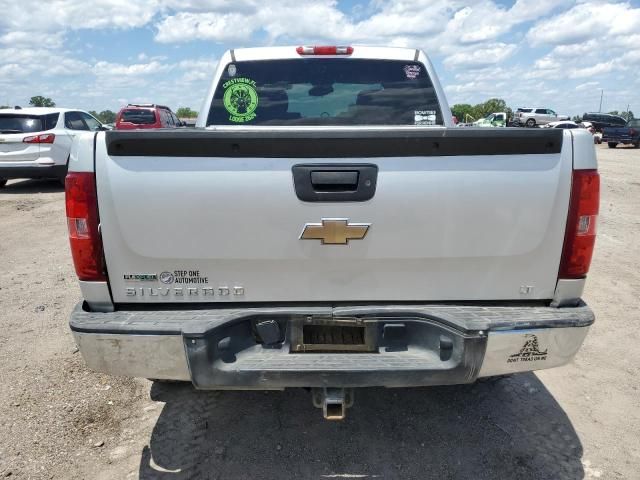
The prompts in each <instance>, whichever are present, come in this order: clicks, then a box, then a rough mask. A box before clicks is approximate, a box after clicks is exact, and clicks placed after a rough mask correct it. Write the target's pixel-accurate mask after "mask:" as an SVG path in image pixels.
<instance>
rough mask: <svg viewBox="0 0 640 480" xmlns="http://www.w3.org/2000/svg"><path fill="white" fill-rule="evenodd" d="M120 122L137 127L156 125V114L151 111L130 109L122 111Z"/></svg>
mask: <svg viewBox="0 0 640 480" xmlns="http://www.w3.org/2000/svg"><path fill="white" fill-rule="evenodd" d="M120 118H121V121H123V122H129V123H135V124H137V125H151V124H152V123H156V113H155V112H154V111H153V110H141V109H130V110H123V111H122V116H121V117H120Z"/></svg>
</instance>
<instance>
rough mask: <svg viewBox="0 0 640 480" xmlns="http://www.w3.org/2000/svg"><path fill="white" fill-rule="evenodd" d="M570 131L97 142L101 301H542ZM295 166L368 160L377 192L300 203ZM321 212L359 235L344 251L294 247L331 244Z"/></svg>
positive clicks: (567, 168)
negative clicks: (106, 296)
mask: <svg viewBox="0 0 640 480" xmlns="http://www.w3.org/2000/svg"><path fill="white" fill-rule="evenodd" d="M571 138H572V137H571V133H570V132H569V131H566V132H563V131H562V130H556V129H540V130H524V129H514V130H512V129H496V130H487V129H478V130H476V129H462V128H458V129H445V128H435V129H419V128H408V129H378V130H376V129H352V130H344V129H333V130H331V129H325V130H322V131H319V130H317V129H308V130H305V129H302V130H295V131H277V130H272V131H256V130H249V129H245V130H240V131H239V130H238V129H235V131H230V130H226V131H224V130H223V131H204V130H183V131H155V132H151V131H138V132H117V131H112V132H106V133H100V134H98V136H97V138H96V179H97V189H98V204H99V214H100V222H101V226H102V229H101V231H102V235H103V243H104V251H105V259H106V267H107V272H108V277H109V283H110V287H111V293H112V296H113V300H114V302H117V303H151V302H153V303H173V302H181V303H185V302H293V301H297V302H299V301H322V302H340V301H351V302H354V301H432V300H437V301H444V300H532V299H550V298H552V297H553V293H554V289H555V286H556V280H557V273H558V266H559V261H560V255H561V251H562V244H563V238H564V231H565V223H566V216H567V210H568V203H569V194H570V183H571V180H570V179H571V172H572V148H571ZM300 164H304V165H307V166H309V165H311V166H313V165H319V166H320V165H324V166H327V165H329V166H335V167H336V169H338V167H339V166H340V165H352V164H357V165H360V164H366V165H375V166H377V185H376V189H375V194H374V195H373V197H372V198H371V199H369V200H366V201H332V202H326V201H319V202H309V201H303V200H300V199H299V198H298V196H297V195H296V190H295V185H294V178H293V174H292V168H293V167H294V166H295V165H300ZM323 219H324V220H325V221H327V220H328V219H340V221H341V222H343V223H342V224H340V225H342V226H344V225H349V224H365V225H368V226H369V229H368V231H366V232H365V233H366V235H364V238H362V239H357V238H354V239H351V240H349V241H348V243H346V244H327V243H322V241H321V240H320V239H301V238H300V237H301V233H302V232H303V229H304V227H305V225H306V224H317V226H319V227H320V230H319V232H320V233H319V235H320V236H322V235H324V234H326V235H329V234H330V232H328V231H327V230H324V231H323V230H322V229H323V228H324V227H323V223H322V220H323ZM347 219H348V220H347ZM356 236H357V235H356Z"/></svg>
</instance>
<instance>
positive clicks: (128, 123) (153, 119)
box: [116, 103, 184, 130]
mask: <svg viewBox="0 0 640 480" xmlns="http://www.w3.org/2000/svg"><path fill="white" fill-rule="evenodd" d="M176 127H184V123H183V122H181V121H180V120H178V117H176V115H175V113H173V112H172V111H171V109H170V108H169V107H165V106H164V105H156V104H152V103H130V104H129V105H127V106H126V107H123V108H121V109H120V111H119V112H118V115H117V116H116V130H133V129H137V128H176Z"/></svg>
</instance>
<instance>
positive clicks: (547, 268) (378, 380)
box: [66, 47, 599, 419]
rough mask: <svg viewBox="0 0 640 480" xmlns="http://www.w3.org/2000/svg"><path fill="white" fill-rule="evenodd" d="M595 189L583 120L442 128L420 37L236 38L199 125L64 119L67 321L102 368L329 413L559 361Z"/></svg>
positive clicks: (581, 272) (581, 271)
mask: <svg viewBox="0 0 640 480" xmlns="http://www.w3.org/2000/svg"><path fill="white" fill-rule="evenodd" d="M598 203H599V176H598V172H597V165H596V156H595V151H594V146H593V140H592V138H591V135H590V134H589V133H588V132H587V131H580V130H558V129H535V130H533V129H531V130H529V129H509V128H506V129H505V128H502V129H486V128H482V129H480V128H478V129H476V128H453V127H452V125H451V113H450V111H449V107H448V105H447V102H446V100H445V97H444V94H443V91H442V88H441V86H440V84H439V82H438V79H437V77H436V75H435V73H434V70H433V67H432V65H431V63H430V62H429V60H428V59H427V57H426V56H425V54H424V53H422V52H421V51H419V50H411V49H397V48H371V47H369V48H367V47H353V48H352V47H298V48H296V47H278V48H256V49H241V50H240V49H239V50H231V51H229V52H227V53H226V54H225V55H224V56H223V57H222V59H221V61H220V64H219V66H218V68H217V71H216V73H215V77H214V79H213V83H212V86H211V89H210V91H209V93H208V95H207V98H206V100H205V106H204V108H203V109H202V111H201V113H200V117H199V118H198V123H197V128H195V129H180V130H165V131H163V130H155V131H144V130H139V131H108V132H98V133H94V134H85V136H83V137H81V138H78V139H77V140H76V142H75V144H74V147H73V149H72V153H71V158H70V161H69V174H68V176H67V179H66V206H67V216H68V225H69V235H70V242H71V251H72V254H73V260H74V263H75V268H76V271H77V274H78V277H79V280H80V286H81V289H82V294H83V297H84V300H83V301H82V302H80V303H79V304H78V305H77V307H76V308H75V310H74V311H73V313H72V314H71V319H70V326H71V330H72V331H73V335H74V337H75V340H76V342H77V345H78V347H79V349H80V351H81V352H82V356H83V357H84V359H85V361H86V363H87V364H88V365H89V367H91V368H93V369H95V370H98V371H101V372H107V373H112V374H115V375H129V376H137V377H146V378H151V379H159V380H162V379H169V380H184V381H190V382H192V383H193V385H194V386H195V388H198V389H283V388H288V387H309V388H311V389H312V392H313V395H312V398H313V400H314V404H315V405H316V406H318V407H321V408H322V409H323V412H324V414H325V416H326V417H327V418H334V419H335V418H342V417H343V416H344V413H345V408H346V407H347V406H349V405H350V404H351V402H352V401H353V389H354V388H355V387H368V386H385V387H408V386H423V385H444V384H462V383H469V382H474V381H475V380H476V379H478V378H479V377H487V376H493V375H502V374H510V373H515V372H523V371H531V370H537V369H544V368H551V367H556V366H559V365H563V364H566V363H567V362H569V361H570V360H571V359H572V358H573V356H574V355H575V354H576V352H577V351H578V349H579V348H580V346H581V344H582V342H583V340H584V338H585V336H586V335H587V331H588V329H589V326H590V325H591V324H592V323H593V321H594V315H593V313H592V312H591V310H590V309H589V307H587V306H586V305H585V303H584V302H583V301H582V300H581V295H582V291H583V287H584V284H585V278H586V275H587V271H588V270H589V264H590V261H591V255H592V252H593V247H594V241H595V229H596V219H597V215H598Z"/></svg>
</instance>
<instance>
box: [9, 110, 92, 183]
mask: <svg viewBox="0 0 640 480" xmlns="http://www.w3.org/2000/svg"><path fill="white" fill-rule="evenodd" d="M97 130H104V127H103V126H102V124H101V123H100V122H99V121H98V120H96V119H95V118H94V117H92V116H91V115H90V114H88V113H87V112H83V111H81V110H69V109H65V108H43V107H33V108H17V109H13V108H11V109H3V110H0V187H4V185H6V183H7V180H8V179H11V178H58V179H60V180H61V181H64V177H65V175H66V174H67V164H68V160H69V152H70V150H71V143H72V141H73V138H74V137H75V136H76V134H77V133H78V132H79V131H97Z"/></svg>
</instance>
